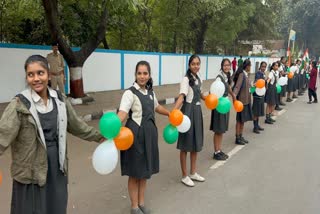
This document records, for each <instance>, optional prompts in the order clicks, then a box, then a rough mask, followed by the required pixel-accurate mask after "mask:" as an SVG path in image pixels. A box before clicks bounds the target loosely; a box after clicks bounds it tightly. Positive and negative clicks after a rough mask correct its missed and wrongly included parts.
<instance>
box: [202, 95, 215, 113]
mask: <svg viewBox="0 0 320 214" xmlns="http://www.w3.org/2000/svg"><path fill="white" fill-rule="evenodd" d="M204 102H205V104H206V106H207V108H208V109H210V110H213V109H215V108H216V107H217V105H218V97H217V96H216V95H215V94H209V95H208V96H206V99H205V101H204Z"/></svg>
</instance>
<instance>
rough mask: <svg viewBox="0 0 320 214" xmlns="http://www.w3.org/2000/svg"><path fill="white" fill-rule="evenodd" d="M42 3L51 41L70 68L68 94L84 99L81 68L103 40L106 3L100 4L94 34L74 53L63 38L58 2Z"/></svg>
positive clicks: (44, 1) (53, 0) (47, 1)
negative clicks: (56, 43) (55, 43)
mask: <svg viewBox="0 0 320 214" xmlns="http://www.w3.org/2000/svg"><path fill="white" fill-rule="evenodd" d="M42 3H43V7H44V10H45V14H46V18H47V22H48V27H49V31H50V33H51V36H52V39H53V40H54V41H57V42H58V44H59V51H60V52H61V54H62V55H63V57H64V59H65V60H66V61H67V63H68V66H69V68H70V74H71V75H70V76H71V78H70V79H71V81H70V94H71V96H72V97H74V98H81V97H84V96H85V94H84V91H83V81H82V67H83V64H84V62H85V61H86V60H87V59H88V57H89V56H90V55H91V54H92V52H93V51H94V50H95V49H96V48H97V47H98V45H99V44H100V43H101V42H103V40H104V39H105V33H106V29H107V15H108V13H107V6H106V1H103V2H102V6H103V11H102V13H101V17H100V20H99V23H98V25H97V29H96V32H95V33H93V34H92V35H91V37H90V38H89V40H88V41H87V42H86V43H85V44H83V45H82V48H81V49H80V50H79V51H76V52H74V51H72V49H71V47H70V46H69V45H68V43H67V42H66V41H65V39H64V37H63V32H62V29H61V26H60V23H59V18H58V15H59V11H58V0H42Z"/></svg>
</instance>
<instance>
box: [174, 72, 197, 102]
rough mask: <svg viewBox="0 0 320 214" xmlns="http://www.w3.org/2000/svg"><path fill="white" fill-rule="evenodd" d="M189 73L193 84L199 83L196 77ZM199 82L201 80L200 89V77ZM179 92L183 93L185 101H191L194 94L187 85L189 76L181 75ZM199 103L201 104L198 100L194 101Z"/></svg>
mask: <svg viewBox="0 0 320 214" xmlns="http://www.w3.org/2000/svg"><path fill="white" fill-rule="evenodd" d="M191 75H192V77H193V78H194V80H195V82H194V84H195V85H199V81H198V79H197V78H196V77H195V76H194V75H193V74H191ZM198 77H199V76H198ZM199 79H200V77H199ZM200 82H201V87H200V91H202V80H201V79H200ZM179 94H183V95H184V96H185V97H186V102H187V103H191V102H192V100H193V96H194V94H193V90H192V88H191V87H190V85H189V78H188V77H186V76H185V77H183V79H182V81H181V83H180V93H179ZM200 104H201V103H200V102H197V103H196V105H200Z"/></svg>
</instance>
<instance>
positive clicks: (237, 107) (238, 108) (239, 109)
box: [233, 100, 243, 112]
mask: <svg viewBox="0 0 320 214" xmlns="http://www.w3.org/2000/svg"><path fill="white" fill-rule="evenodd" d="M233 107H234V110H236V112H242V111H243V103H242V102H241V101H239V100H236V101H234V103H233Z"/></svg>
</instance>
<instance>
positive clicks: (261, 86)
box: [250, 77, 287, 96]
mask: <svg viewBox="0 0 320 214" xmlns="http://www.w3.org/2000/svg"><path fill="white" fill-rule="evenodd" d="M282 78H283V79H282ZM280 82H281V83H280ZM286 82H287V80H286V77H281V78H280V79H279V81H278V84H277V85H276V88H277V93H278V94H279V93H280V92H281V86H282V85H285V84H287V83H286ZM266 91H267V89H266V87H265V80H263V79H259V80H257V82H256V84H255V86H252V87H251V88H250V93H254V92H256V94H257V95H259V96H264V95H265V94H266Z"/></svg>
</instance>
